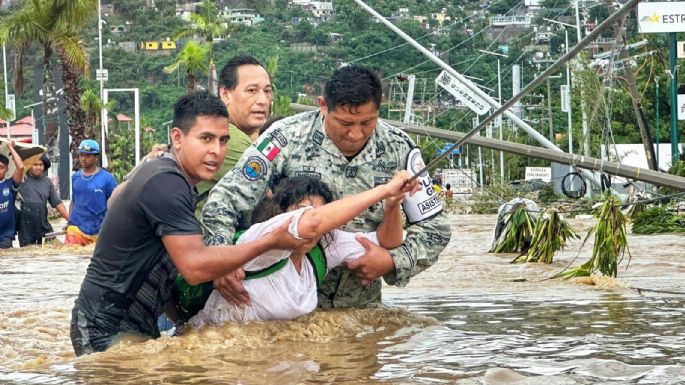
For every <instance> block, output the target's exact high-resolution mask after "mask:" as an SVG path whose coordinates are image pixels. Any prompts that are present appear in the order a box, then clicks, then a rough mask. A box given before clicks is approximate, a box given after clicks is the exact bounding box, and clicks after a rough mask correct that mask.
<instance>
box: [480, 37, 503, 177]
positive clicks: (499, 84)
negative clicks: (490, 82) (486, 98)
mask: <svg viewBox="0 0 685 385" xmlns="http://www.w3.org/2000/svg"><path fill="white" fill-rule="evenodd" d="M479 51H480V52H482V53H484V54H487V55H494V56H495V57H496V58H497V101H498V102H499V103H500V104H502V72H501V68H500V57H506V58H508V57H509V56H508V55H505V54H501V53H499V52H492V51H486V50H484V49H479ZM497 121H498V122H499V140H503V139H502V119H501V118H500V119H499V120H497ZM499 176H500V180H502V181H503V180H504V152H503V151H500V152H499Z"/></svg>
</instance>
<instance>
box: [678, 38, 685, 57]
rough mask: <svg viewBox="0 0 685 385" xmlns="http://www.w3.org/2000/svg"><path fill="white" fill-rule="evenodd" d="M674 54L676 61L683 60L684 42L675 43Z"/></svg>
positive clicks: (684, 52) (684, 53)
mask: <svg viewBox="0 0 685 385" xmlns="http://www.w3.org/2000/svg"><path fill="white" fill-rule="evenodd" d="M676 53H677V56H678V59H685V41H679V42H678V43H676Z"/></svg>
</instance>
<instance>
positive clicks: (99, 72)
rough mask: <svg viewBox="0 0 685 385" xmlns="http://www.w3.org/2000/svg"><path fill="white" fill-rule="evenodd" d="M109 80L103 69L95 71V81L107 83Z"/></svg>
mask: <svg viewBox="0 0 685 385" xmlns="http://www.w3.org/2000/svg"><path fill="white" fill-rule="evenodd" d="M108 79H109V72H108V71H107V70H105V69H103V70H99V69H97V70H95V80H102V81H105V82H106V81H107V80H108Z"/></svg>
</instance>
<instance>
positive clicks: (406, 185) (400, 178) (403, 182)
mask: <svg viewBox="0 0 685 385" xmlns="http://www.w3.org/2000/svg"><path fill="white" fill-rule="evenodd" d="M410 179H411V175H409V173H408V172H407V171H406V170H402V171H398V172H397V173H395V176H393V177H392V179H390V181H389V182H388V183H387V184H385V185H383V186H384V187H385V188H386V198H390V197H403V196H404V194H405V193H409V196H412V195H414V193H415V192H417V191H419V190H421V185H420V184H419V180H418V179H414V180H413V181H411V182H410V181H409V180H410Z"/></svg>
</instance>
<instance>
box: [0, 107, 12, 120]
mask: <svg viewBox="0 0 685 385" xmlns="http://www.w3.org/2000/svg"><path fill="white" fill-rule="evenodd" d="M4 104H5V103H2V105H0V119H2V120H7V119H9V118H11V117H12V111H10V110H9V109H7V108H5V105H4Z"/></svg>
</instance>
